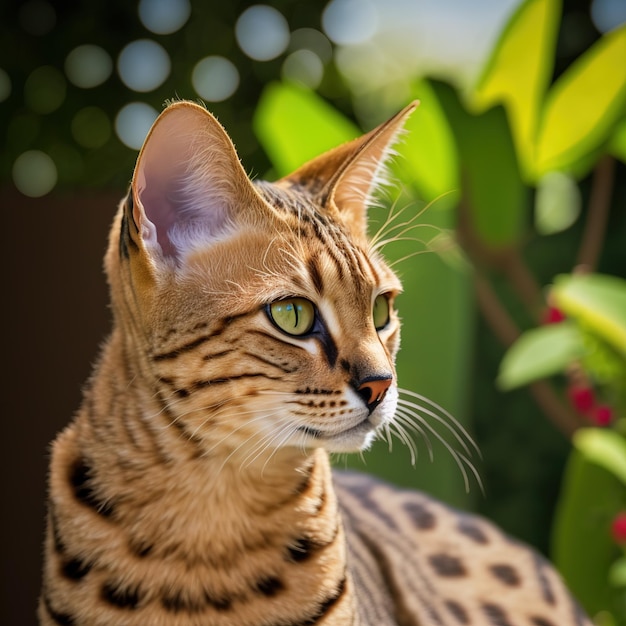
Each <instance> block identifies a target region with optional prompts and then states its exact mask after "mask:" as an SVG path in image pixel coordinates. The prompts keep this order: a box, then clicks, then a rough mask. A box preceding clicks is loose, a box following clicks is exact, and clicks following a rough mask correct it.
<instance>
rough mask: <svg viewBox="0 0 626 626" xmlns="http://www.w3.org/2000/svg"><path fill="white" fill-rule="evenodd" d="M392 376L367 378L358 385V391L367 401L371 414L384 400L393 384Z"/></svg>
mask: <svg viewBox="0 0 626 626" xmlns="http://www.w3.org/2000/svg"><path fill="white" fill-rule="evenodd" d="M391 381H392V378H391V376H385V377H377V376H372V377H370V378H366V379H365V380H363V381H362V382H361V384H360V385H359V386H358V387H357V392H358V394H359V395H360V396H361V398H363V400H364V401H365V404H366V405H367V408H368V409H369V412H370V414H371V413H372V411H373V410H374V409H375V408H376V407H377V406H378V405H379V404H380V403H381V402H382V401H383V399H384V398H385V394H386V393H387V389H389V387H390V386H391Z"/></svg>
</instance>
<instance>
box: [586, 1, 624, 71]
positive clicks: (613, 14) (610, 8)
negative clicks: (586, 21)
mask: <svg viewBox="0 0 626 626" xmlns="http://www.w3.org/2000/svg"><path fill="white" fill-rule="evenodd" d="M591 19H592V20H593V23H594V25H595V27H596V28H597V29H598V30H599V31H600V32H601V33H607V32H609V31H610V30H613V29H614V28H616V27H617V26H619V25H620V24H623V23H624V22H626V2H625V1H624V0H593V2H592V3H591ZM625 62H626V61H625Z"/></svg>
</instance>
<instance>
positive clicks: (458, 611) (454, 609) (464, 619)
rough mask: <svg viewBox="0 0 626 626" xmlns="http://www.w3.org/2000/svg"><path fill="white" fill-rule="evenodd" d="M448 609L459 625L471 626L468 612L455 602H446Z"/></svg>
mask: <svg viewBox="0 0 626 626" xmlns="http://www.w3.org/2000/svg"><path fill="white" fill-rule="evenodd" d="M445 605H446V608H447V609H448V611H450V613H451V614H452V616H453V617H454V618H455V619H456V621H457V622H458V623H459V624H469V623H470V621H469V616H468V614H467V611H466V610H465V609H464V608H463V607H462V606H461V605H460V604H459V603H458V602H456V601H455V600H446V601H445Z"/></svg>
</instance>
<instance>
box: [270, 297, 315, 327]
mask: <svg viewBox="0 0 626 626" xmlns="http://www.w3.org/2000/svg"><path fill="white" fill-rule="evenodd" d="M267 312H268V315H269V318H270V319H271V320H272V322H274V325H275V326H277V327H278V328H279V329H280V330H282V331H283V332H285V333H287V334H288V335H297V336H298V335H306V334H307V333H308V332H310V330H311V329H312V328H313V324H314V323H315V307H314V306H313V303H312V302H309V301H308V300H305V299H304V298H287V299H285V300H278V301H276V302H272V303H271V304H270V305H269V306H268V307H267Z"/></svg>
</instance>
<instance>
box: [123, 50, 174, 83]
mask: <svg viewBox="0 0 626 626" xmlns="http://www.w3.org/2000/svg"><path fill="white" fill-rule="evenodd" d="M170 68H171V62H170V57H169V55H168V54H167V52H166V51H165V48H163V46H161V45H160V44H158V43H157V42H156V41H152V40H151V39H138V40H137V41H133V42H132V43H129V44H128V45H127V46H126V47H125V48H124V49H123V50H122V52H121V53H120V56H119V57H118V60H117V71H118V72H119V75H120V78H121V79H122V82H123V83H124V84H125V85H126V86H127V87H129V88H130V89H132V90H134V91H140V92H146V91H152V90H154V89H156V88H157V87H159V86H160V85H161V84H163V82H164V81H165V79H166V78H167V77H168V76H169V73H170Z"/></svg>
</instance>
